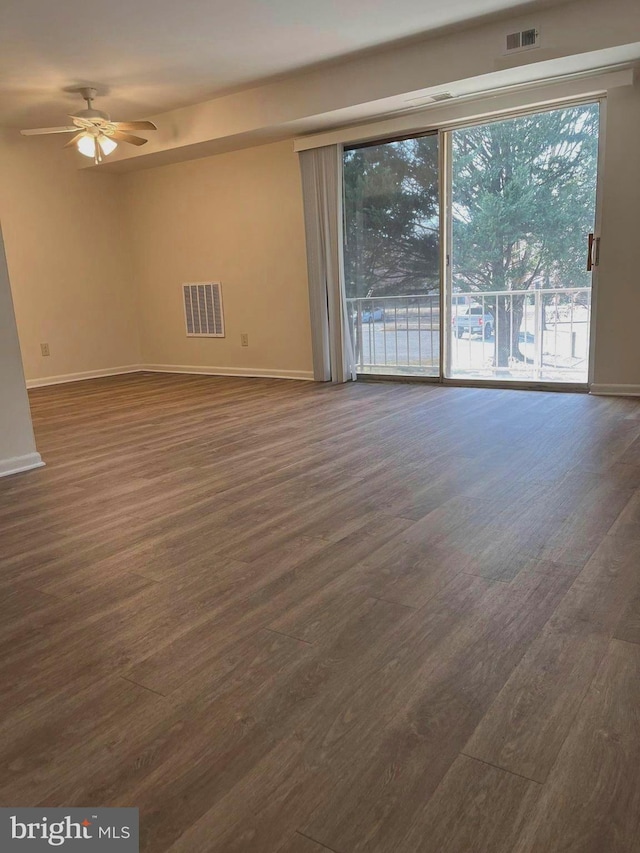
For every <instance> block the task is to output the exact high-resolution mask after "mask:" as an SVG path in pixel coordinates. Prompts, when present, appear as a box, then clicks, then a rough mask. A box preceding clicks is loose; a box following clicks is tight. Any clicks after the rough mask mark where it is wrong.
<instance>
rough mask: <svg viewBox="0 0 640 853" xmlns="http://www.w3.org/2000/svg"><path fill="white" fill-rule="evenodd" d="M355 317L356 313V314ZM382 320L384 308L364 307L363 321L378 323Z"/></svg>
mask: <svg viewBox="0 0 640 853" xmlns="http://www.w3.org/2000/svg"><path fill="white" fill-rule="evenodd" d="M356 317H357V314H356ZM380 320H384V308H365V309H363V311H362V322H363V323H378V322H379V321H380Z"/></svg>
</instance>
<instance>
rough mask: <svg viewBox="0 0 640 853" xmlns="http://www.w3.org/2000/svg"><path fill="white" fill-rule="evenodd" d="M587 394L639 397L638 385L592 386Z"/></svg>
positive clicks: (639, 386) (639, 388) (639, 387)
mask: <svg viewBox="0 0 640 853" xmlns="http://www.w3.org/2000/svg"><path fill="white" fill-rule="evenodd" d="M589 393H591V394H599V395H608V396H615V397H640V385H602V384H594V385H591V387H590V388H589Z"/></svg>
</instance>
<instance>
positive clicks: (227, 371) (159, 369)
mask: <svg viewBox="0 0 640 853" xmlns="http://www.w3.org/2000/svg"><path fill="white" fill-rule="evenodd" d="M143 371H147V372H149V373H194V374H199V375H203V376H246V377H247V378H251V377H253V378H262V379H303V380H309V381H313V372H312V371H311V370H268V369H267V370H264V369H262V368H259V367H201V366H200V365H196V364H193V365H192V364H130V365H128V366H127V367H108V368H106V369H104V370H87V371H85V372H84V373H65V374H62V375H61V376H43V377H42V378H41V379H28V380H27V388H44V387H45V386H46V385H63V384H64V383H65V382H82V381H83V380H85V379H100V378H101V377H102V376H119V375H120V374H123V373H141V372H143Z"/></svg>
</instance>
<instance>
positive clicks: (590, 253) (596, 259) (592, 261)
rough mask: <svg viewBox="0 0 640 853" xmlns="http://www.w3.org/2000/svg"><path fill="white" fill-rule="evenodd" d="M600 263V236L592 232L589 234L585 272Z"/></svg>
mask: <svg viewBox="0 0 640 853" xmlns="http://www.w3.org/2000/svg"><path fill="white" fill-rule="evenodd" d="M599 263H600V238H599V237H596V236H595V235H594V234H593V232H592V233H591V234H589V248H588V249H587V272H591V270H592V269H593V268H594V267H597V266H598V264H599Z"/></svg>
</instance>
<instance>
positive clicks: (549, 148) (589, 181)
mask: <svg viewBox="0 0 640 853" xmlns="http://www.w3.org/2000/svg"><path fill="white" fill-rule="evenodd" d="M452 146H453V158H452V162H453V179H452V180H453V182H452V200H453V247H452V248H453V252H452V254H453V280H454V284H455V285H457V286H458V287H460V288H461V289H463V290H466V291H469V290H471V291H477V292H478V293H482V292H490V291H510V292H514V291H517V292H522V294H523V295H522V296H512V295H510V296H498V297H488V298H487V299H486V302H485V304H486V306H487V309H488V311H489V312H490V313H491V314H492V315H493V316H494V328H495V329H496V330H497V335H496V365H497V366H500V367H506V366H507V365H508V361H509V357H510V356H514V357H515V358H516V359H519V360H523V359H524V356H523V355H522V353H521V352H520V348H519V337H520V326H521V323H522V316H523V311H524V300H525V295H524V294H525V292H526V291H528V290H531V289H532V288H535V287H542V288H544V287H547V288H548V287H573V286H580V285H584V284H586V283H588V281H586V280H585V279H583V277H582V275H581V274H580V273H577V271H578V270H581V269H583V268H584V258H585V247H586V236H587V234H588V232H589V231H591V230H592V229H593V221H594V203H595V198H594V196H595V193H594V189H595V181H596V170H597V148H598V106H597V105H595V104H594V105H588V106H576V107H567V108H564V109H560V110H553V111H549V112H543V113H537V114H535V115H529V116H522V117H519V118H514V119H508V120H506V121H501V122H491V123H488V124H484V125H481V126H477V127H471V128H465V129H464V130H459V131H455V132H454V133H453V140H452Z"/></svg>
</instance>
